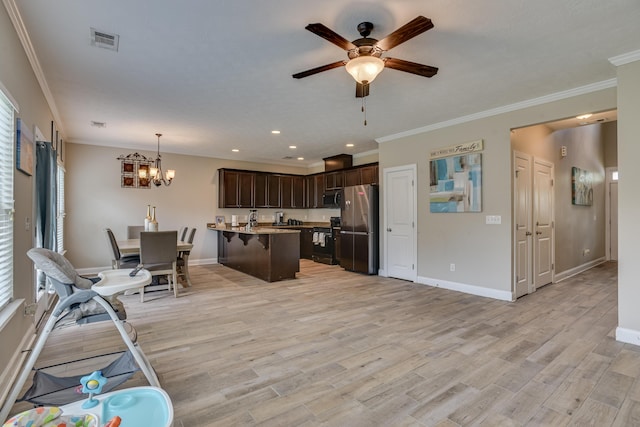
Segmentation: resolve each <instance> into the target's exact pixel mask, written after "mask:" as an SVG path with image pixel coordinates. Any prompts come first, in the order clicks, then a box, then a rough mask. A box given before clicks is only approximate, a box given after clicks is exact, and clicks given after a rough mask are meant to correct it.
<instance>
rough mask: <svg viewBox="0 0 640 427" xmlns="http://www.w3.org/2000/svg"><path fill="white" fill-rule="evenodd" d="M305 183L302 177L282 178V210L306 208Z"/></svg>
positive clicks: (290, 176)
mask: <svg viewBox="0 0 640 427" xmlns="http://www.w3.org/2000/svg"><path fill="white" fill-rule="evenodd" d="M304 193H305V182H304V176H302V175H282V176H281V177H280V195H281V197H280V201H281V203H280V206H281V207H282V208H293V209H298V208H304V207H305V204H304Z"/></svg>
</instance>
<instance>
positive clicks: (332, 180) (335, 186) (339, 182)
mask: <svg viewBox="0 0 640 427" xmlns="http://www.w3.org/2000/svg"><path fill="white" fill-rule="evenodd" d="M342 187H344V171H337V172H326V173H325V174H324V189H325V190H339V189H341V188H342Z"/></svg>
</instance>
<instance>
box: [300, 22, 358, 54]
mask: <svg viewBox="0 0 640 427" xmlns="http://www.w3.org/2000/svg"><path fill="white" fill-rule="evenodd" d="M305 28H306V29H307V30H309V31H311V32H312V33H313V34H315V35H318V36H320V37H322V38H323V39H325V40H328V41H330V42H331V43H333V44H335V45H336V46H338V47H341V48H342V49H344V50H350V49H355V47H356V46H355V45H354V44H353V43H351V42H350V41H349V40H347V39H345V38H344V37H342V36H341V35H339V34H338V33H336V32H335V31H333V30H332V29H330V28H327V27H326V26H324V25H322V24H309V25H307V26H306V27H305Z"/></svg>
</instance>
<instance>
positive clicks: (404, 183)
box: [383, 165, 417, 282]
mask: <svg viewBox="0 0 640 427" xmlns="http://www.w3.org/2000/svg"><path fill="white" fill-rule="evenodd" d="M383 179H384V181H383V182H384V209H385V215H384V227H383V229H384V248H385V254H384V264H385V266H386V267H385V271H386V275H387V276H388V277H394V278H397V279H404V280H410V281H413V282H415V280H416V277H417V269H416V266H417V246H416V240H417V237H416V227H415V224H416V215H417V212H416V205H417V190H416V186H415V182H416V165H407V166H398V167H393V168H385V169H384V178H383Z"/></svg>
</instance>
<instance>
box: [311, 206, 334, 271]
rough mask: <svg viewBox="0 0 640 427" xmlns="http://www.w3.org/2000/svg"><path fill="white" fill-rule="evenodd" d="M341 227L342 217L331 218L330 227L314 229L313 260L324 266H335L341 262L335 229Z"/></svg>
mask: <svg viewBox="0 0 640 427" xmlns="http://www.w3.org/2000/svg"><path fill="white" fill-rule="evenodd" d="M339 227H340V217H331V221H330V225H329V226H328V227H313V240H312V241H313V252H312V254H311V259H313V260H314V261H315V262H321V263H323V264H329V265H335V264H338V263H339V262H340V261H339V260H338V258H337V257H336V244H335V241H336V239H335V234H336V233H334V229H336V228H339Z"/></svg>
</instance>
